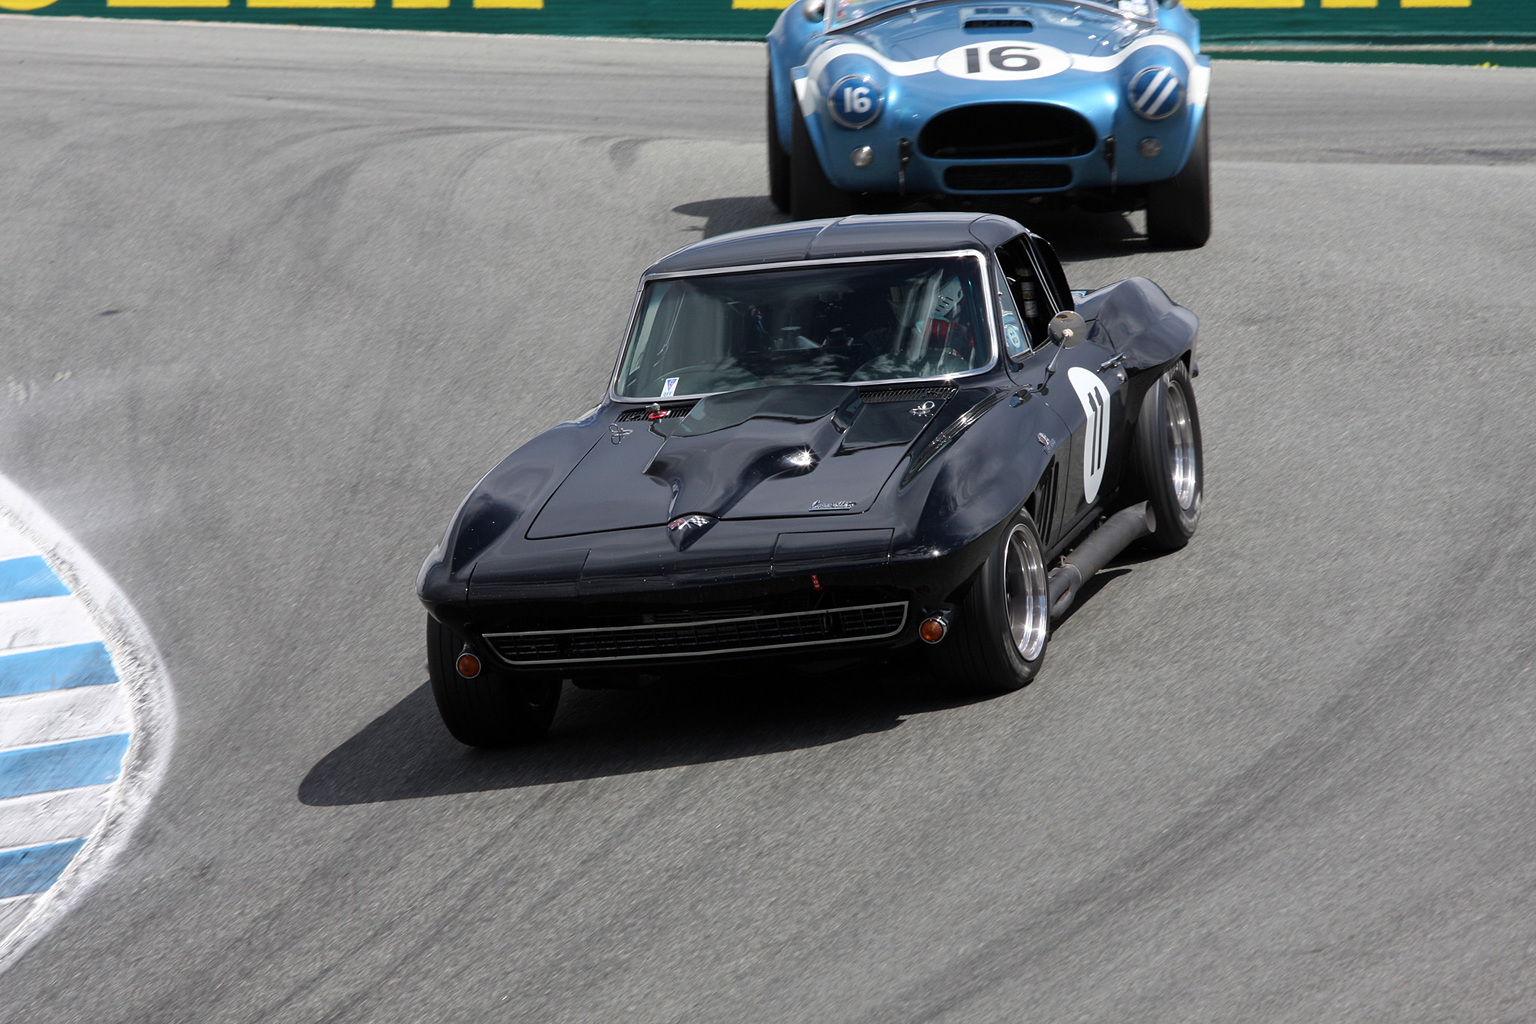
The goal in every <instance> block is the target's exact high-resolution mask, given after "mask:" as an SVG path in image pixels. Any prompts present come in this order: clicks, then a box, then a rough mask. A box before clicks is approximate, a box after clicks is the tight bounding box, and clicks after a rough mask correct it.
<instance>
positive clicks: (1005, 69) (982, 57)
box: [938, 39, 1072, 82]
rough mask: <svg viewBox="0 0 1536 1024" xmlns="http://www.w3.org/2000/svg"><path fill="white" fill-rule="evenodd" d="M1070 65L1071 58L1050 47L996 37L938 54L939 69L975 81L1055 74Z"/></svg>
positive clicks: (947, 73)
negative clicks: (995, 38)
mask: <svg viewBox="0 0 1536 1024" xmlns="http://www.w3.org/2000/svg"><path fill="white" fill-rule="evenodd" d="M1071 66H1072V58H1071V57H1069V56H1067V54H1066V53H1065V52H1064V51H1062V50H1058V49H1056V48H1055V47H1054V46H1042V45H1040V44H1039V43H1026V42H1024V41H1022V40H1016V39H997V40H993V41H991V42H984V43H983V42H978V43H972V44H971V45H969V46H960V47H956V48H955V49H953V50H950V51H949V52H948V53H945V54H941V55H940V57H939V62H938V67H939V70H940V71H942V72H944V74H946V75H950V76H951V77H954V78H969V79H970V80H972V81H975V82H1017V81H1020V80H1022V79H1026V78H1047V77H1049V76H1051V75H1059V74H1061V73H1062V72H1063V71H1065V70H1067V69H1068V68H1070V67H1071Z"/></svg>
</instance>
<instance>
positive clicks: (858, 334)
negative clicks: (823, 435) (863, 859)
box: [618, 256, 992, 398]
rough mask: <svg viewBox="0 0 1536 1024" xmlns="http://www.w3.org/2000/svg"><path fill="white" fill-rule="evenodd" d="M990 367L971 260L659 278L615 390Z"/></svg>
mask: <svg viewBox="0 0 1536 1024" xmlns="http://www.w3.org/2000/svg"><path fill="white" fill-rule="evenodd" d="M991 361H992V341H991V333H990V332H989V331H988V330H987V329H986V315H985V305H984V300H983V292H982V290H981V278H980V275H979V273H978V263H977V261H976V260H975V259H973V258H969V257H964V256H952V257H935V258H922V259H905V260H895V261H890V262H871V263H847V264H833V265H820V266H809V267H797V268H794V269H788V270H762V271H753V272H750V273H739V272H738V273H728V274H719V275H704V276H699V277H682V278H671V279H664V280H658V281H652V282H651V283H650V284H648V285H647V286H646V288H645V292H644V294H643V295H642V296H641V300H640V310H639V315H638V316H636V318H635V323H634V327H633V328H632V330H631V334H630V338H629V344H628V345H627V346H626V350H625V354H624V361H623V363H622V366H621V369H620V371H619V379H618V393H619V394H620V395H621V396H622V397H625V398H672V397H675V396H682V395H702V394H712V393H714V392H718V391H737V390H741V389H743V388H755V387H764V386H767V385H771V384H845V383H850V382H855V381H876V380H905V379H911V378H921V377H939V376H946V375H949V374H956V373H966V372H968V371H970V370H977V369H981V368H983V367H985V366H987V365H988V364H989V363H991Z"/></svg>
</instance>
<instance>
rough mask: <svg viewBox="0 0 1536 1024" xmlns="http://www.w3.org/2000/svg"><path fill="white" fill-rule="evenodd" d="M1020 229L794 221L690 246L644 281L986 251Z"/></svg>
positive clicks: (906, 216)
mask: <svg viewBox="0 0 1536 1024" xmlns="http://www.w3.org/2000/svg"><path fill="white" fill-rule="evenodd" d="M1023 230H1024V227H1023V225H1021V224H1019V223H1018V222H1017V221H1015V220H1010V219H1009V218H1007V217H999V216H997V215H996V214H982V215H980V216H978V215H977V214H974V213H900V214H886V215H883V216H857V217H843V218H841V219H839V220H806V221H794V222H792V223H789V224H776V225H774V226H772V227H765V228H753V229H752V230H749V231H737V232H733V233H731V234H728V235H720V236H718V237H716V238H709V239H705V240H704V241H702V242H695V243H694V244H693V245H690V246H688V247H686V248H683V249H679V250H678V251H677V252H674V253H672V254H671V255H670V256H664V257H662V258H661V259H659V260H657V261H656V262H655V263H653V264H652V265H651V267H650V268H649V269H648V270H647V271H646V276H648V277H649V276H654V275H665V274H680V273H690V272H695V271H700V270H714V269H724V268H727V267H746V266H757V265H760V264H764V263H790V262H795V261H798V260H820V259H836V258H838V257H840V256H880V255H885V254H896V253H914V252H950V251H953V250H955V249H978V250H991V249H993V248H996V247H997V246H999V245H1001V244H1002V243H1004V242H1006V241H1008V239H1010V238H1014V237H1017V236H1018V235H1019V233H1020V232H1022V231H1023Z"/></svg>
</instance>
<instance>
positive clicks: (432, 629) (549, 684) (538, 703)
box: [427, 616, 561, 747]
mask: <svg viewBox="0 0 1536 1024" xmlns="http://www.w3.org/2000/svg"><path fill="white" fill-rule="evenodd" d="M463 649H464V640H463V639H462V638H461V637H459V636H458V635H456V634H455V633H454V632H453V630H451V629H449V628H448V627H447V626H444V625H443V624H442V623H441V622H438V621H437V620H436V619H434V618H432V617H431V616H428V617H427V677H428V678H429V679H430V680H431V683H432V696H433V698H434V699H435V700H436V701H437V711H438V714H440V715H441V716H442V718H443V724H444V725H446V726H447V727H448V731H449V732H450V733H452V734H453V738H454V739H456V740H458V741H459V742H460V743H464V744H467V745H468V746H471V747H508V746H513V745H516V744H523V743H534V742H537V741H538V740H541V739H543V738H544V736H545V734H546V733H548V732H549V726H550V723H551V722H552V721H554V717H555V708H556V706H558V704H559V703H560V686H561V683H560V680H559V678H557V677H548V678H540V677H534V678H532V679H526V680H525V679H521V678H517V677H514V676H512V675H510V674H504V673H501V672H498V671H497V670H495V669H493V668H492V667H491V666H490V665H488V664H484V663H482V668H481V671H480V674H479V675H478V676H476V677H475V678H473V679H465V678H464V677H463V676H461V675H459V673H458V671H457V670H456V669H455V668H454V662H455V661H456V660H457V659H458V656H459V654H460V652H462V651H463Z"/></svg>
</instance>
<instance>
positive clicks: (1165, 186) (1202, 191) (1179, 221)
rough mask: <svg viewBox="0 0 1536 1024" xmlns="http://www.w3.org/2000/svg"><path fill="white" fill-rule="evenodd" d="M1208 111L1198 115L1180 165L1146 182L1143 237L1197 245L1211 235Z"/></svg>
mask: <svg viewBox="0 0 1536 1024" xmlns="http://www.w3.org/2000/svg"><path fill="white" fill-rule="evenodd" d="M1210 123H1211V117H1210V112H1209V111H1207V112H1206V113H1205V115H1204V116H1202V117H1201V119H1200V130H1199V131H1198V132H1197V133H1196V134H1195V145H1194V148H1193V149H1191V150H1190V153H1189V160H1187V161H1186V162H1185V164H1184V169H1183V170H1182V171H1180V172H1179V173H1178V174H1176V175H1175V176H1174V177H1172V178H1170V179H1168V180H1167V181H1159V182H1155V183H1154V184H1151V185H1149V186H1147V238H1148V239H1149V240H1150V241H1151V242H1152V244H1153V245H1159V246H1166V247H1168V248H1171V249H1198V248H1200V247H1201V246H1202V245H1204V244H1205V243H1206V241H1207V240H1209V239H1210V237H1211V147H1210Z"/></svg>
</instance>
